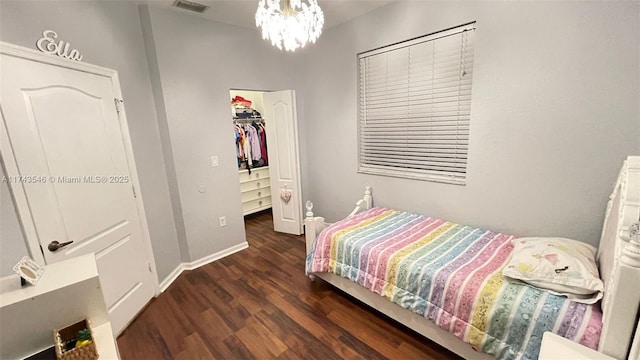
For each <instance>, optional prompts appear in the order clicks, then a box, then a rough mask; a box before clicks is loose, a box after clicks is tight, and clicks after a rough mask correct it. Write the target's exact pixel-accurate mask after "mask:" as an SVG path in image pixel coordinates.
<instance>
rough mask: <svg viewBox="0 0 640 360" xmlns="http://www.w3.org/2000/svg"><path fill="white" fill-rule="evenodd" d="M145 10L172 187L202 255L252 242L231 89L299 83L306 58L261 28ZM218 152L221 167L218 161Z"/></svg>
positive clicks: (194, 255) (188, 235)
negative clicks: (222, 223) (214, 159)
mask: <svg viewBox="0 0 640 360" xmlns="http://www.w3.org/2000/svg"><path fill="white" fill-rule="evenodd" d="M141 12H142V15H141V16H142V18H143V19H145V20H143V24H144V33H145V38H147V39H153V44H152V47H153V52H154V53H155V55H156V59H155V62H156V64H155V65H154V66H153V67H156V72H154V71H153V70H152V82H153V83H154V92H155V93H156V96H158V95H160V96H162V98H161V99H158V101H157V103H160V102H162V103H163V104H164V109H163V111H164V113H165V114H164V116H159V117H158V120H159V121H160V122H165V124H161V128H162V127H165V126H166V128H167V132H168V134H167V137H168V138H170V141H171V149H172V154H171V156H172V160H171V161H172V162H173V165H174V167H175V186H173V185H172V186H171V192H172V196H173V197H174V198H179V199H180V209H181V216H182V219H183V221H184V232H185V240H186V242H187V244H186V246H185V247H186V248H187V249H188V252H189V260H190V261H194V260H198V259H200V258H203V257H206V256H208V255H211V254H214V253H216V252H219V251H224V250H226V249H228V248H230V247H232V246H235V245H239V244H242V243H244V241H245V232H244V218H243V216H242V206H241V199H240V185H239V179H238V171H237V163H236V157H235V147H234V141H233V124H232V121H231V110H230V106H231V105H230V101H229V90H230V89H255V90H281V89H295V88H296V86H297V85H299V84H298V83H297V80H296V79H295V75H297V74H300V72H299V71H298V69H300V68H301V66H302V59H301V58H300V57H295V56H291V55H290V54H285V53H281V52H280V51H278V50H276V49H274V48H272V47H271V45H270V44H268V43H266V42H264V41H263V40H262V39H261V38H260V34H259V32H258V31H256V30H254V29H244V28H240V27H236V26H232V25H226V24H222V23H215V22H210V21H205V20H202V19H200V18H198V17H195V16H191V15H185V14H181V13H179V12H176V11H170V10H165V9H161V8H155V7H142V8H141ZM148 47H149V45H148ZM158 88H159V89H160V90H161V91H158V90H159V89H158ZM213 155H217V156H218V157H219V163H220V166H219V167H216V168H213V167H211V165H210V157H211V156H213ZM174 211H175V208H174ZM220 216H226V217H227V226H226V227H219V226H218V218H219V217H220ZM179 226H180V225H179Z"/></svg>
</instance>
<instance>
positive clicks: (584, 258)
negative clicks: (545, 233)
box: [503, 238, 604, 304]
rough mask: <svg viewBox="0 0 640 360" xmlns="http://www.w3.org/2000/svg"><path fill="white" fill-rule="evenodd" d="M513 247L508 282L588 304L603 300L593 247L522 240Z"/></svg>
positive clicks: (573, 242)
mask: <svg viewBox="0 0 640 360" xmlns="http://www.w3.org/2000/svg"><path fill="white" fill-rule="evenodd" d="M513 245H514V249H513V253H512V256H511V260H509V263H508V264H507V266H506V267H505V268H504V270H503V275H504V276H506V277H508V278H509V279H512V280H516V281H522V282H524V283H526V284H529V285H531V286H535V287H537V288H541V289H544V290H548V291H549V292H551V293H552V294H556V295H562V296H566V297H567V298H569V299H570V300H573V301H576V302H581V303H585V304H593V303H595V302H596V301H598V300H600V299H601V298H602V291H603V290H604V284H603V283H602V280H600V276H599V275H598V267H597V265H596V261H595V253H596V249H595V248H594V247H593V246H591V245H589V244H586V243H583V242H580V241H576V240H571V239H563V238H519V239H514V240H513Z"/></svg>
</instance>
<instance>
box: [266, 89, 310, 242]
mask: <svg viewBox="0 0 640 360" xmlns="http://www.w3.org/2000/svg"><path fill="white" fill-rule="evenodd" d="M264 107H265V109H264V110H265V117H266V119H267V145H268V146H267V151H268V153H269V176H270V179H271V201H272V211H273V228H274V230H275V231H278V232H283V233H287V234H295V235H300V234H302V224H303V218H302V199H301V196H300V160H299V156H298V120H297V117H296V102H295V92H294V91H293V90H284V91H275V92H269V93H264Z"/></svg>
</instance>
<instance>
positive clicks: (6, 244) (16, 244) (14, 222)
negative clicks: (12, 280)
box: [0, 164, 29, 277]
mask: <svg viewBox="0 0 640 360" xmlns="http://www.w3.org/2000/svg"><path fill="white" fill-rule="evenodd" d="M0 168H1V169H2V177H3V178H5V177H6V172H5V170H4V167H3V166H2V164H0ZM0 254H1V255H0V277H3V276H7V275H11V274H13V265H15V264H16V263H17V262H18V261H19V260H20V259H22V257H23V256H25V255H29V251H28V250H27V245H26V243H25V241H24V234H23V233H22V228H21V227H20V223H19V221H18V214H17V213H16V208H15V207H14V205H13V200H12V198H11V192H10V191H9V185H8V183H7V182H4V181H0Z"/></svg>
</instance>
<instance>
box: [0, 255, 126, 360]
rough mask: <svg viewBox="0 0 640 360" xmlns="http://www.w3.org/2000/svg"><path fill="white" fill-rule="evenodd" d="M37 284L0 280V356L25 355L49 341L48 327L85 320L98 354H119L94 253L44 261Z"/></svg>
mask: <svg viewBox="0 0 640 360" xmlns="http://www.w3.org/2000/svg"><path fill="white" fill-rule="evenodd" d="M44 268H45V272H44V274H42V278H40V281H39V282H38V283H37V284H36V285H29V286H26V287H21V286H20V277H19V276H18V275H11V276H7V277H4V278H2V279H0V319H2V320H1V321H0V359H24V358H26V357H28V356H31V355H34V354H37V353H39V352H40V351H42V350H45V349H48V348H49V347H51V346H53V344H54V343H53V331H54V329H60V328H63V327H65V326H67V325H71V324H73V323H75V322H77V321H80V320H82V319H87V320H89V322H90V323H91V326H92V329H93V339H94V341H95V343H96V348H97V350H98V355H99V356H100V358H101V359H110V360H111V359H119V358H120V356H119V353H118V347H117V344H116V341H115V339H114V337H113V330H112V328H111V323H110V322H109V312H108V311H107V306H106V305H105V301H104V297H103V295H102V289H101V287H100V279H99V278H98V268H97V266H96V259H95V256H94V255H93V254H87V255H82V256H78V257H75V258H71V259H69V260H65V261H61V262H57V263H54V264H50V265H46V266H44Z"/></svg>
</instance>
